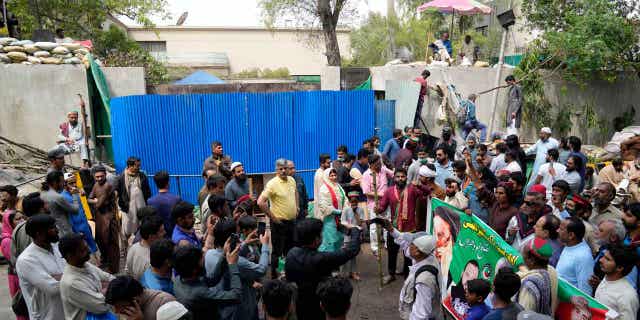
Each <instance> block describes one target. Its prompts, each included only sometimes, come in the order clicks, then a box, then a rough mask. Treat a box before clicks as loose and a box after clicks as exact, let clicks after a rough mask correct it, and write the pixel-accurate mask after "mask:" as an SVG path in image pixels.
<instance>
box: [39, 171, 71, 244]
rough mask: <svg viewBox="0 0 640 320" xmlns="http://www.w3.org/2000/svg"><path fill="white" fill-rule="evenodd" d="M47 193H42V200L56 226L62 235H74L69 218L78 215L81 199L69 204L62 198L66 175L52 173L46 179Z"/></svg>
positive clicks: (58, 172) (56, 172) (57, 172)
mask: <svg viewBox="0 0 640 320" xmlns="http://www.w3.org/2000/svg"><path fill="white" fill-rule="evenodd" d="M45 182H46V189H45V190H46V191H45V192H43V193H42V195H41V198H42V200H44V202H46V203H47V208H49V212H50V213H51V216H52V217H53V218H55V219H56V225H57V226H58V230H60V233H61V234H63V235H65V234H68V233H72V232H73V229H72V228H71V223H70V221H69V217H70V216H71V215H73V214H76V213H78V210H80V209H79V208H80V207H79V206H80V203H79V199H77V198H75V199H74V200H73V203H71V204H70V203H69V202H67V200H66V199H65V198H64V197H63V196H62V191H64V184H65V183H64V174H63V173H62V172H60V171H52V172H49V173H48V174H47V177H46V180H45Z"/></svg>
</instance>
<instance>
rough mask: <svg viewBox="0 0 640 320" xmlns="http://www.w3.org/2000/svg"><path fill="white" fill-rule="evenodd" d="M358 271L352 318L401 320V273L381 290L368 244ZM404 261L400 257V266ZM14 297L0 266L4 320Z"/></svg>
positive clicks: (0, 314) (9, 316)
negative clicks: (358, 279)
mask: <svg viewBox="0 0 640 320" xmlns="http://www.w3.org/2000/svg"><path fill="white" fill-rule="evenodd" d="M386 258H387V256H386V252H385V255H383V259H382V261H383V270H387V263H386V261H387V259H386ZM357 263H358V266H357V268H358V271H359V272H360V276H361V277H362V280H361V281H359V282H354V283H353V287H354V291H353V297H352V298H351V311H349V317H348V319H351V320H356V319H369V320H382V319H384V320H388V319H398V295H399V294H400V289H401V288H402V283H403V281H404V279H403V277H402V276H399V277H398V279H397V280H396V281H395V282H392V283H391V284H389V285H388V286H385V287H384V288H383V289H382V291H379V290H378V265H377V262H376V258H375V257H374V256H373V255H371V251H370V249H369V245H368V244H364V245H362V251H361V252H360V255H359V256H358V261H357ZM401 263H402V259H401V257H398V268H400V266H401ZM10 304H11V299H10V298H9V289H8V287H7V266H6V265H4V266H0V319H2V320H5V319H6V320H13V319H15V317H14V315H13V312H12V311H11V306H10Z"/></svg>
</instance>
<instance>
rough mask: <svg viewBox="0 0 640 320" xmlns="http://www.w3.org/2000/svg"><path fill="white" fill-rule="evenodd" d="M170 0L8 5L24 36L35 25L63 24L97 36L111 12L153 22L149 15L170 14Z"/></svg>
mask: <svg viewBox="0 0 640 320" xmlns="http://www.w3.org/2000/svg"><path fill="white" fill-rule="evenodd" d="M167 6H168V1H167V0H144V1H140V0H102V1H96V0H73V1H70V0H46V1H38V0H14V1H8V2H7V7H8V9H9V10H10V11H11V12H13V13H14V14H15V15H16V17H17V18H18V20H19V21H20V29H21V31H22V33H23V37H24V38H28V37H30V35H31V34H32V32H33V31H34V30H36V29H47V30H52V31H53V30H55V29H57V28H63V29H64V30H65V34H66V35H67V36H71V37H73V38H77V39H91V38H94V37H95V36H96V35H97V34H98V33H99V31H100V28H101V25H102V23H103V22H104V21H105V20H106V19H107V16H108V15H110V14H111V15H120V16H126V17H128V18H131V19H132V20H134V21H136V22H138V23H140V24H142V25H147V26H148V25H152V23H151V19H150V17H152V16H160V17H162V18H169V14H168V12H167V11H166V9H165V8H167Z"/></svg>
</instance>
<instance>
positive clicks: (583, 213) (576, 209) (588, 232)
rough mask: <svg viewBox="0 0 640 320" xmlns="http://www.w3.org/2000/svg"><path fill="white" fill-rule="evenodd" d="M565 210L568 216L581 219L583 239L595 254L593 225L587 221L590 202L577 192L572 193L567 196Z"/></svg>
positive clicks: (589, 214) (589, 212)
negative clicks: (583, 230) (583, 231)
mask: <svg viewBox="0 0 640 320" xmlns="http://www.w3.org/2000/svg"><path fill="white" fill-rule="evenodd" d="M565 210H566V211H567V213H568V214H569V215H570V216H572V217H578V218H580V219H581V220H582V222H583V223H584V229H585V233H584V241H586V242H587V244H588V245H589V247H590V248H591V251H592V252H593V254H596V253H597V251H596V250H595V248H596V238H595V235H594V229H593V225H592V224H591V223H589V217H590V216H591V210H592V207H591V203H590V202H589V201H588V200H587V199H585V198H583V197H581V196H579V195H577V194H573V195H570V196H569V197H567V202H566V206H565Z"/></svg>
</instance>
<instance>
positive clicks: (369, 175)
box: [360, 154, 393, 255]
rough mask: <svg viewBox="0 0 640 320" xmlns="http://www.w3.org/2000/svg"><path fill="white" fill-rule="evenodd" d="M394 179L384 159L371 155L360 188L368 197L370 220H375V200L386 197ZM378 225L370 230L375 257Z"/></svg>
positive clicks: (373, 225) (372, 226) (374, 225)
mask: <svg viewBox="0 0 640 320" xmlns="http://www.w3.org/2000/svg"><path fill="white" fill-rule="evenodd" d="M374 176H375V179H376V184H375V185H374V184H373V179H374ZM392 177H393V171H391V170H389V168H387V167H386V166H384V165H383V164H382V159H381V158H380V156H378V155H376V154H371V155H369V169H368V170H367V171H365V172H364V174H363V175H362V178H361V179H360V188H362V193H364V195H365V196H366V197H367V211H366V212H367V213H368V214H369V216H368V219H373V218H375V215H376V210H375V205H376V204H375V198H376V195H377V196H378V197H379V198H382V197H384V194H385V192H387V188H389V183H388V182H389V179H391V178H392ZM376 228H378V226H377V225H376V224H372V225H371V227H370V228H369V236H370V238H371V250H372V251H373V253H374V255H376V254H377V252H378V237H377V233H376Z"/></svg>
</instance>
